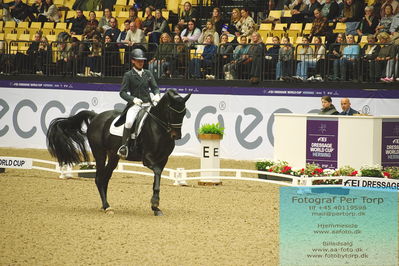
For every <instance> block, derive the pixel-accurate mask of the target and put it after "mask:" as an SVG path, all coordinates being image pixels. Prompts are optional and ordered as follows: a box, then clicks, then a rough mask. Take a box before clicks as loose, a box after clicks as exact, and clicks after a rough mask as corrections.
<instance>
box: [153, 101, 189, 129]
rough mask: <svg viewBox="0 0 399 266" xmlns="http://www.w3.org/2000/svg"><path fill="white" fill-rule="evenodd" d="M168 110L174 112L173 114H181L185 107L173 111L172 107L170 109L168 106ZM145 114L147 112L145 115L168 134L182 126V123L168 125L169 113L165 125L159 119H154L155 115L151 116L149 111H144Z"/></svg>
mask: <svg viewBox="0 0 399 266" xmlns="http://www.w3.org/2000/svg"><path fill="white" fill-rule="evenodd" d="M168 108H169V109H170V110H172V111H174V112H175V113H178V114H181V113H183V112H184V111H186V107H184V108H183V109H182V110H180V111H179V110H176V109H174V108H173V107H171V106H170V105H169V104H168ZM146 112H147V114H148V115H149V116H151V118H153V119H154V120H155V121H156V122H158V124H159V125H160V126H161V127H162V128H163V129H165V130H166V131H167V132H168V133H169V132H170V131H171V130H172V128H173V129H179V128H181V127H182V125H183V123H170V122H169V121H170V113H169V112H168V116H169V117H168V122H167V123H166V122H164V121H162V120H161V119H159V118H158V117H156V116H155V115H153V114H151V113H150V112H149V111H147V110H146Z"/></svg>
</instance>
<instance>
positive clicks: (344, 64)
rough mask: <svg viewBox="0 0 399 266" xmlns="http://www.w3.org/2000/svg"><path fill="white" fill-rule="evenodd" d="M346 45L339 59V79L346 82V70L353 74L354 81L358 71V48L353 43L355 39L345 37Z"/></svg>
mask: <svg viewBox="0 0 399 266" xmlns="http://www.w3.org/2000/svg"><path fill="white" fill-rule="evenodd" d="M346 43H347V45H345V47H344V50H343V54H342V56H341V58H340V71H341V79H342V80H345V81H346V80H348V75H347V70H348V68H349V69H350V72H351V73H354V79H355V78H357V76H358V75H357V74H358V69H357V65H358V64H357V63H358V60H359V55H360V47H359V45H358V44H357V43H355V37H354V36H353V35H350V34H349V35H348V36H346Z"/></svg>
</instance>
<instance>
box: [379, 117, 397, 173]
mask: <svg viewBox="0 0 399 266" xmlns="http://www.w3.org/2000/svg"><path fill="white" fill-rule="evenodd" d="M381 165H382V166H383V167H387V166H399V121H394V122H388V121H383V122H382V149H381Z"/></svg>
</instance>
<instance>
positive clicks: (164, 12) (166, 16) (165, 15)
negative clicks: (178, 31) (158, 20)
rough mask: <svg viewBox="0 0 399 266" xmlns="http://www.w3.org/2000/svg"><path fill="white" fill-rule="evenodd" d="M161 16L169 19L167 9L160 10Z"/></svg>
mask: <svg viewBox="0 0 399 266" xmlns="http://www.w3.org/2000/svg"><path fill="white" fill-rule="evenodd" d="M162 16H163V17H164V18H165V19H166V20H168V19H169V11H168V10H166V11H162Z"/></svg>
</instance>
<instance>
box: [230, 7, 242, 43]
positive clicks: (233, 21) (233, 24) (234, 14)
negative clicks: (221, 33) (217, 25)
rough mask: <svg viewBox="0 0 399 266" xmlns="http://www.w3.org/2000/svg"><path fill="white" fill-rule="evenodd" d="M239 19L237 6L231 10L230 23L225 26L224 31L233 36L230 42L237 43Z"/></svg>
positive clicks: (239, 14)
mask: <svg viewBox="0 0 399 266" xmlns="http://www.w3.org/2000/svg"><path fill="white" fill-rule="evenodd" d="M240 20H241V12H240V10H239V9H238V8H234V9H233V10H232V11H231V18H230V23H229V25H228V26H227V29H226V31H227V32H228V33H230V34H232V35H234V36H235V38H234V40H233V41H232V43H238V40H237V38H238V37H239V36H240V26H241V24H240Z"/></svg>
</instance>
